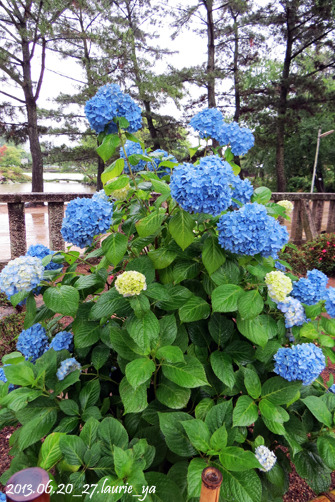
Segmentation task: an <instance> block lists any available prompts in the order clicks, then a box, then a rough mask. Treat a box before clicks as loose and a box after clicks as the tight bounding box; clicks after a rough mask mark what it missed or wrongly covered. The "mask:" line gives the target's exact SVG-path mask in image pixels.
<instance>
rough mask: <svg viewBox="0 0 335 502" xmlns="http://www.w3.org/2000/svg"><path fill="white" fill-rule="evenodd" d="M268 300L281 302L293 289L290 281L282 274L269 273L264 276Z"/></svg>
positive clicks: (278, 271)
mask: <svg viewBox="0 0 335 502" xmlns="http://www.w3.org/2000/svg"><path fill="white" fill-rule="evenodd" d="M265 282H266V284H267V286H268V293H269V296H270V298H271V299H272V300H273V301H274V302H276V303H278V302H283V301H284V300H285V298H286V297H287V295H288V294H290V292H291V291H292V289H293V285H292V281H291V279H290V278H289V277H287V276H286V275H285V274H283V272H280V270H277V271H276V272H269V273H268V274H266V276H265Z"/></svg>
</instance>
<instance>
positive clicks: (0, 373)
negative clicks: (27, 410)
mask: <svg viewBox="0 0 335 502" xmlns="http://www.w3.org/2000/svg"><path fill="white" fill-rule="evenodd" d="M5 366H10V365H9V364H4V366H3V367H2V368H0V381H1V382H5V383H6V382H7V378H6V375H5V372H4V367H5ZM12 390H14V385H13V384H12V383H10V384H9V385H8V391H9V392H11V391H12ZM0 500H1V499H0Z"/></svg>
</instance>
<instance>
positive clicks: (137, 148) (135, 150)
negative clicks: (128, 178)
mask: <svg viewBox="0 0 335 502" xmlns="http://www.w3.org/2000/svg"><path fill="white" fill-rule="evenodd" d="M124 149H125V152H126V154H127V157H128V158H129V157H130V156H131V155H146V153H147V152H146V150H144V152H143V150H142V147H141V145H140V143H135V142H134V141H129V140H127V141H126V142H125V144H124ZM120 157H121V159H125V163H124V172H125V173H127V174H129V172H130V171H129V166H128V164H127V160H126V156H125V154H124V151H123V148H120ZM146 167H147V161H146V160H143V159H139V162H138V164H136V166H134V165H133V164H131V170H132V172H133V173H136V172H138V171H144V170H145V168H146Z"/></svg>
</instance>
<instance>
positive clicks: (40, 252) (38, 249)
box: [26, 244, 61, 270]
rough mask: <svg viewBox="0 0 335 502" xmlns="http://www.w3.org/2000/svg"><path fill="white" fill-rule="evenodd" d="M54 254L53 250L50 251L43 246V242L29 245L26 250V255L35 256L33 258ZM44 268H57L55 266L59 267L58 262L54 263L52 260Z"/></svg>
mask: <svg viewBox="0 0 335 502" xmlns="http://www.w3.org/2000/svg"><path fill="white" fill-rule="evenodd" d="M50 254H51V255H52V254H55V251H51V249H49V248H48V247H47V246H43V244H36V245H34V246H33V245H31V246H30V247H29V249H28V251H27V252H26V256H35V258H40V260H42V259H43V258H45V257H46V256H48V255H50ZM44 268H45V270H57V268H61V265H59V263H54V262H53V261H52V260H51V261H50V262H49V263H48V264H47V265H46V266H45V267H44Z"/></svg>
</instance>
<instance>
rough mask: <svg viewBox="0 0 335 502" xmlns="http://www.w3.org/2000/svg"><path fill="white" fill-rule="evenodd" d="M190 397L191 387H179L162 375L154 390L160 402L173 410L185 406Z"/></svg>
mask: <svg viewBox="0 0 335 502" xmlns="http://www.w3.org/2000/svg"><path fill="white" fill-rule="evenodd" d="M190 397H191V389H186V388H185V387H180V386H179V385H177V384H175V383H174V382H171V381H170V380H168V379H167V378H165V377H164V376H162V378H161V380H160V382H159V385H158V387H157V390H156V398H157V399H158V401H159V402H160V403H162V404H164V405H165V406H168V408H172V409H173V410H178V409H180V408H185V407H186V406H187V403H188V402H189V400H190Z"/></svg>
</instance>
